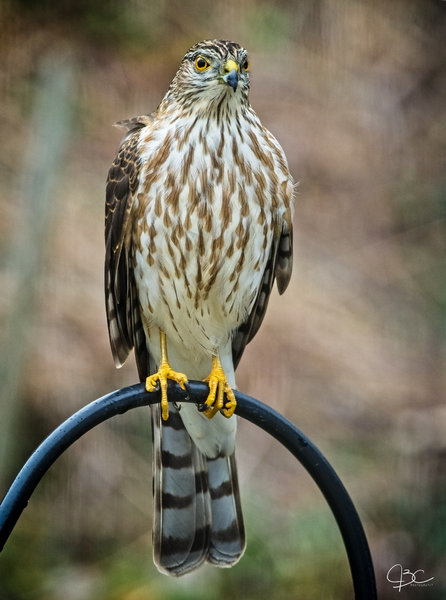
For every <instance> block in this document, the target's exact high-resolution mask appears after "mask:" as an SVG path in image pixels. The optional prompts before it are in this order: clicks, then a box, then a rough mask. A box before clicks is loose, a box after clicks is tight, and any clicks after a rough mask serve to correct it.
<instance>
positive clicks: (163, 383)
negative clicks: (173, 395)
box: [146, 331, 187, 421]
mask: <svg viewBox="0 0 446 600" xmlns="http://www.w3.org/2000/svg"><path fill="white" fill-rule="evenodd" d="M160 347H161V361H160V366H159V369H158V372H157V373H154V374H153V375H149V377H147V379H146V390H147V391H148V392H153V391H154V389H155V388H156V384H157V383H158V382H159V384H160V389H161V416H162V418H163V421H167V419H168V418H169V405H168V401H167V380H168V379H171V380H172V381H176V382H177V383H178V384H179V386H180V387H181V388H182V389H183V390H185V389H186V387H185V384H186V383H187V376H186V375H185V374H184V373H178V372H177V371H174V370H173V369H172V368H171V366H170V365H169V361H168V359H167V343H166V334H165V333H164V332H163V331H160Z"/></svg>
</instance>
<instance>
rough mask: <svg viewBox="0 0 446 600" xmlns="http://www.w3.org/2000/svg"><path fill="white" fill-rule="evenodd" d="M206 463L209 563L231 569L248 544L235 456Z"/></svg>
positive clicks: (223, 457)
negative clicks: (209, 519)
mask: <svg viewBox="0 0 446 600" xmlns="http://www.w3.org/2000/svg"><path fill="white" fill-rule="evenodd" d="M207 464H208V481H209V495H210V499H211V519H212V526H211V532H210V543H209V550H208V557H207V560H208V561H209V562H211V563H213V564H216V565H219V566H221V567H224V566H227V567H229V566H231V565H233V564H234V563H236V562H237V561H238V560H239V559H240V558H241V556H242V554H243V552H244V550H245V544H246V540H245V528H244V524H243V516H242V510H241V505H240V493H239V488H238V479H237V468H236V464H235V455H234V454H231V456H220V457H218V458H215V459H208V460H207Z"/></svg>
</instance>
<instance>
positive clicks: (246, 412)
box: [0, 381, 377, 600]
mask: <svg viewBox="0 0 446 600" xmlns="http://www.w3.org/2000/svg"><path fill="white" fill-rule="evenodd" d="M208 393H209V388H208V386H207V384H205V383H203V382H199V381H190V382H189V385H188V392H187V393H185V392H184V391H183V390H182V389H181V388H180V387H179V386H178V385H175V384H171V383H170V382H169V400H170V401H174V402H195V403H196V404H198V405H200V404H202V403H203V402H204V401H205V400H206V397H207V395H208ZM235 397H236V400H237V408H236V411H235V412H236V414H238V415H240V416H241V417H243V418H244V419H247V420H248V421H251V423H254V425H257V426H258V427H261V428H262V429H263V430H265V431H266V432H267V433H269V434H270V435H272V436H273V437H275V438H276V439H277V440H278V441H279V442H280V443H281V444H282V445H283V446H285V448H287V449H288V450H289V451H290V452H291V453H292V454H293V455H294V456H295V457H296V458H297V459H298V460H299V461H300V462H301V464H302V465H303V466H304V467H305V469H306V470H307V471H308V473H309V474H310V475H311V477H312V478H313V480H314V481H315V483H316V484H317V485H318V487H319V489H320V490H321V492H322V493H323V495H324V496H325V499H326V500H327V502H328V504H329V506H330V508H331V511H332V512H333V515H334V517H335V519H336V521H337V523H338V527H339V529H340V531H341V534H342V538H343V540H344V545H345V548H346V551H347V556H348V560H349V564H350V571H351V575H352V580H353V588H354V591H355V598H356V600H376V598H377V592H376V583H375V573H374V570H373V563H372V558H371V555H370V550H369V546H368V543H367V538H366V536H365V533H364V530H363V527H362V524H361V521H360V519H359V516H358V513H357V512H356V509H355V507H354V505H353V502H352V500H351V498H350V496H349V495H348V492H347V490H346V489H345V487H344V485H343V484H342V482H341V480H340V479H339V477H338V475H337V474H336V472H335V471H334V469H333V467H332V466H331V465H330V464H329V463H328V461H327V460H326V459H325V457H324V456H323V455H322V454H321V452H320V451H319V450H318V449H317V448H316V446H314V444H313V443H312V442H311V441H310V440H309V439H308V438H307V437H306V436H305V435H304V433H302V431H300V430H299V429H298V428H297V427H295V426H294V425H293V424H292V423H290V422H289V421H288V420H287V419H285V418H284V417H282V415H280V414H279V413H278V412H276V411H275V410H274V409H272V408H270V407H269V406H267V405H266V404H263V403H262V402H260V401H259V400H256V399H255V398H252V397H250V396H247V395H246V394H242V393H241V392H238V391H235ZM159 401H160V394H159V391H158V390H155V391H154V392H150V393H149V392H147V391H146V390H145V386H144V384H142V383H141V384H137V385H131V386H129V387H126V388H122V389H120V390H117V391H116V392H112V393H111V394H107V395H106V396H103V397H102V398H99V399H98V400H95V401H94V402H91V404H88V405H87V406H85V407H83V408H81V409H80V410H79V411H78V412H76V413H75V414H74V415H72V416H71V417H69V418H68V419H67V420H66V421H64V422H63V423H62V424H61V425H59V427H57V429H55V430H54V431H53V432H52V433H51V434H50V435H49V436H48V437H47V438H46V439H45V440H44V441H43V442H42V444H41V445H40V446H39V447H38V448H37V449H36V450H35V452H34V453H33V454H32V455H31V457H30V458H29V459H28V461H27V462H26V463H25V465H24V466H23V468H22V470H21V471H20V473H19V474H18V475H17V477H16V479H15V480H14V482H13V483H12V485H11V487H10V488H9V490H8V492H7V494H6V495H5V497H4V499H3V502H2V503H1V504H0V551H1V550H2V549H3V547H4V545H5V543H6V541H7V539H8V537H9V535H10V534H11V532H12V530H13V529H14V526H15V524H16V523H17V520H18V519H19V517H20V515H21V514H22V512H23V510H24V509H25V507H26V506H27V504H28V500H29V498H30V497H31V494H32V493H33V491H34V490H35V488H36V486H37V484H38V483H39V481H40V480H41V479H42V477H43V475H44V474H45V473H46V471H47V470H48V469H49V468H50V466H51V465H52V464H53V463H54V462H55V460H56V459H57V458H58V457H59V456H60V455H61V454H62V453H63V452H64V451H65V450H66V449H67V448H68V447H69V446H71V444H73V443H74V442H75V441H76V440H77V439H79V438H80V437H81V436H82V435H84V434H85V433H86V432H87V431H89V430H90V429H92V428H93V427H95V426H96V425H98V424H99V423H102V422H103V421H106V420H107V419H110V418H111V417H113V416H115V415H117V414H121V413H124V412H127V411H128V410H130V409H132V408H137V407H139V406H147V405H149V404H153V403H155V402H159Z"/></svg>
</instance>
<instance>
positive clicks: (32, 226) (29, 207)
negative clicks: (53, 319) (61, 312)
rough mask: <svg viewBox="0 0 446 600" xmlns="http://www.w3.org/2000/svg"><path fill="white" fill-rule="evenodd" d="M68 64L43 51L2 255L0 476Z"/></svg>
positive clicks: (61, 127)
mask: <svg viewBox="0 0 446 600" xmlns="http://www.w3.org/2000/svg"><path fill="white" fill-rule="evenodd" d="M72 80H73V66H72V64H71V61H70V60H69V58H68V57H67V56H63V57H56V56H55V55H54V54H51V55H47V56H46V57H45V58H44V60H43V61H42V63H41V66H40V70H39V74H38V86H37V92H36V96H35V99H34V103H33V108H32V116H31V119H30V127H29V138H28V143H27V149H26V153H25V156H24V159H23V164H22V168H21V169H20V171H19V172H20V174H21V181H20V188H19V192H20V196H19V199H18V202H19V206H20V209H19V211H18V212H17V215H18V217H17V219H16V224H15V232H14V236H13V237H12V238H11V239H12V242H11V244H10V248H9V251H8V252H6V256H5V257H4V261H5V263H6V264H4V268H5V271H7V272H8V275H9V279H10V281H11V283H12V284H13V290H14V292H13V294H12V297H11V302H10V304H9V309H8V310H7V312H6V315H5V322H4V324H3V328H2V329H3V330H2V332H1V335H0V341H1V359H0V415H1V416H0V481H4V478H5V476H6V475H7V474H8V472H9V468H10V464H11V458H12V456H13V455H14V451H15V449H16V448H17V445H18V444H19V443H20V440H17V439H16V438H17V436H16V433H15V423H16V416H17V414H18V410H19V400H20V396H21V386H22V382H23V377H22V373H23V367H24V364H25V361H26V360H27V355H28V349H29V346H30V332H31V330H32V323H33V319H34V316H35V311H36V301H35V299H36V294H37V282H38V279H39V274H40V273H41V267H42V263H43V261H44V254H45V246H46V239H47V235H48V229H49V227H50V223H51V216H52V213H53V212H54V210H55V207H56V206H57V202H56V201H55V197H54V191H55V188H56V184H57V181H58V177H59V173H60V169H61V167H62V158H63V155H64V152H65V149H66V147H67V144H68V141H69V131H70V121H71V118H70V116H71V109H72V101H71V97H72Z"/></svg>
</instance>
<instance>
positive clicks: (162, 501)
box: [151, 405, 210, 575]
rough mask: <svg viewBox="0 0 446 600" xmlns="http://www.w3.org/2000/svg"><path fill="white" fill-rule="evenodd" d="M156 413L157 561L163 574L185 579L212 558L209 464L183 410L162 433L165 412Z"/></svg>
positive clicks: (171, 412) (172, 414)
mask: <svg viewBox="0 0 446 600" xmlns="http://www.w3.org/2000/svg"><path fill="white" fill-rule="evenodd" d="M151 411H152V432H153V434H152V435H153V449H154V459H153V464H154V469H153V496H154V522H153V533H152V536H153V558H154V562H155V564H156V565H157V567H158V569H159V570H160V571H162V572H166V573H170V574H172V575H182V574H183V573H186V572H187V571H190V570H192V569H195V568H196V567H198V566H199V565H200V564H201V563H202V562H203V561H204V559H205V558H206V552H205V549H206V546H207V544H208V539H209V520H210V516H209V504H208V501H207V496H208V490H207V484H205V472H204V464H203V463H204V461H203V459H202V457H198V456H197V454H198V451H197V450H195V448H194V445H193V442H192V440H191V439H190V437H189V434H188V433H187V432H186V430H185V429H184V426H183V424H182V421H181V419H180V416H179V414H178V409H176V408H175V407H174V406H170V407H169V420H168V421H167V422H165V423H163V424H162V427H161V411H160V406H159V405H154V406H152V408H151Z"/></svg>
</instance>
